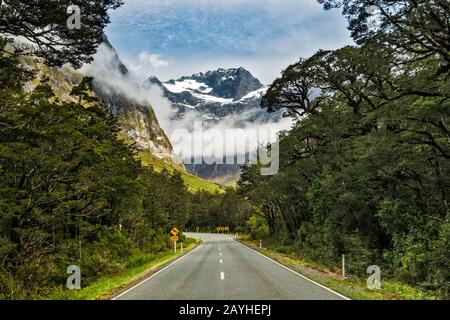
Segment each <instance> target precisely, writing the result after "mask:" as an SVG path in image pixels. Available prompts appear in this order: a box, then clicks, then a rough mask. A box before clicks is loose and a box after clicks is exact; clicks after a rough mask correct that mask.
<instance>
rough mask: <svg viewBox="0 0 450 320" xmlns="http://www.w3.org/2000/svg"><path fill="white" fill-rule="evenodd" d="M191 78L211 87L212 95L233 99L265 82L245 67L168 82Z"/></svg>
mask: <svg viewBox="0 0 450 320" xmlns="http://www.w3.org/2000/svg"><path fill="white" fill-rule="evenodd" d="M189 80H194V81H196V82H198V83H201V84H204V85H205V87H208V88H210V89H211V90H210V91H209V92H208V94H210V95H211V96H215V97H218V98H224V99H233V100H239V99H241V98H242V97H244V96H246V95H247V94H248V93H250V92H252V91H255V90H258V89H260V88H262V87H263V84H262V83H261V82H260V81H259V80H258V79H256V78H255V77H254V76H253V75H252V74H251V73H250V72H249V71H248V70H246V69H244V68H243V67H239V68H231V69H224V68H219V69H217V70H214V71H208V72H206V73H203V72H200V73H196V74H193V75H192V76H185V77H181V78H180V79H178V80H170V81H168V83H172V84H173V83H175V82H184V81H189Z"/></svg>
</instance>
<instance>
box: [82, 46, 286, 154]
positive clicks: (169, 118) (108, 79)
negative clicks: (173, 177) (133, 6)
mask: <svg viewBox="0 0 450 320" xmlns="http://www.w3.org/2000/svg"><path fill="white" fill-rule="evenodd" d="M147 58H150V57H149V56H147V55H145V57H143V60H147ZM118 62H119V60H118V57H117V55H116V53H115V52H114V51H113V50H111V49H110V48H108V47H106V46H104V45H102V46H100V47H99V49H98V52H97V54H96V55H95V56H94V62H93V63H91V64H89V65H86V66H84V67H83V68H82V70H81V71H82V72H83V73H84V74H86V75H90V76H93V77H94V78H95V79H96V82H97V83H99V84H101V85H103V86H104V88H108V89H109V90H111V91H114V92H115V93H118V94H120V95H122V96H124V97H126V98H128V99H129V100H130V101H133V100H134V101H137V102H138V103H140V104H142V105H148V106H150V105H151V106H152V108H153V110H154V111H155V114H156V116H157V119H158V122H159V124H160V126H161V128H162V129H163V130H164V131H165V132H166V134H167V136H168V137H169V139H170V140H171V142H172V144H173V146H174V152H175V154H176V155H178V156H180V157H182V156H183V155H192V156H194V157H197V158H198V157H202V156H205V154H204V152H205V150H206V151H207V152H208V153H210V151H211V150H213V149H214V148H219V149H220V148H222V151H223V154H224V155H229V154H230V152H232V153H233V154H234V155H242V154H248V153H249V152H252V151H253V150H251V149H254V148H256V146H258V145H264V144H267V143H271V142H274V137H275V136H276V134H274V133H278V132H280V131H283V130H289V129H290V128H291V126H292V120H291V119H289V118H285V119H281V120H280V121H271V122H262V121H256V122H255V121H249V120H247V119H249V118H250V116H251V113H252V112H255V111H249V112H247V113H242V114H240V115H239V116H234V117H229V118H225V119H222V120H220V121H218V122H217V123H215V124H214V125H212V126H211V125H210V126H205V125H201V128H200V131H201V135H200V132H199V127H198V124H199V123H200V124H202V120H203V118H202V115H200V114H199V113H197V112H196V111H190V112H187V113H186V114H185V115H184V117H183V118H182V119H179V120H177V121H175V120H174V114H175V110H174V108H173V107H172V103H171V102H170V101H169V100H168V99H167V98H166V97H164V94H163V91H162V90H161V88H160V87H159V86H156V85H142V82H140V80H139V78H140V76H139V75H138V74H136V73H135V72H134V71H135V69H133V68H130V72H129V73H128V74H123V73H122V72H121V70H120V69H119V64H118ZM149 62H150V60H149ZM222 108H226V106H222ZM236 129H240V130H243V131H245V132H251V131H253V132H258V133H260V134H258V135H257V136H254V135H253V136H252V135H251V134H249V135H248V141H247V142H246V143H244V144H242V143H237V144H236V141H239V140H240V139H239V135H241V134H242V131H239V130H236ZM180 132H181V136H184V138H186V139H179V137H180ZM219 135H220V136H221V137H222V138H224V137H225V138H226V139H225V140H223V143H222V144H220V145H217V139H216V140H214V137H217V136H219ZM194 145H202V146H203V147H202V148H201V149H199V148H194ZM249 147H250V148H251V149H250V150H249ZM219 149H218V151H219V154H221V153H220V150H219Z"/></svg>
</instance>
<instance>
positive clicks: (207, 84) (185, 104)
mask: <svg viewBox="0 0 450 320" xmlns="http://www.w3.org/2000/svg"><path fill="white" fill-rule="evenodd" d="M147 84H153V85H158V86H160V87H161V88H162V90H163V92H164V95H165V97H166V98H168V99H169V100H170V102H171V103H172V106H173V108H174V109H175V111H176V113H175V117H174V119H173V120H175V121H176V120H180V119H182V118H183V117H184V116H185V115H186V113H188V112H191V111H194V112H196V113H197V114H198V115H199V116H200V117H201V118H202V119H203V121H204V122H205V124H206V125H207V126H211V125H214V123H217V122H218V121H221V120H223V119H224V118H230V117H231V118H233V119H234V120H235V121H236V126H237V127H241V126H243V125H244V124H245V123H248V122H267V121H274V119H279V118H280V117H281V115H280V114H279V113H278V114H269V113H267V112H266V111H265V110H263V109H261V106H260V104H261V98H262V96H263V95H264V93H265V92H266V90H267V87H266V86H264V85H263V84H262V83H261V82H260V81H259V80H258V79H256V78H255V77H253V76H252V74H251V73H250V72H249V71H247V70H245V69H244V68H236V69H218V70H216V71H208V72H206V73H197V74H194V75H192V76H189V77H186V76H185V77H181V78H180V79H177V80H170V81H167V82H161V81H160V80H159V79H158V78H156V77H150V78H149V79H148V80H147Z"/></svg>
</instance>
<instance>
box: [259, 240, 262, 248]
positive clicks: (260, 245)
mask: <svg viewBox="0 0 450 320" xmlns="http://www.w3.org/2000/svg"><path fill="white" fill-rule="evenodd" d="M259 248H260V249H262V240H261V239H259Z"/></svg>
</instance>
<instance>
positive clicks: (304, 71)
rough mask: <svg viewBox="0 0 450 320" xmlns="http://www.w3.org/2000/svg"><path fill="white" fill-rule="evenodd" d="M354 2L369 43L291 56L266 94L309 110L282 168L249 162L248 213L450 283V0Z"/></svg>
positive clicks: (387, 269)
mask: <svg viewBox="0 0 450 320" xmlns="http://www.w3.org/2000/svg"><path fill="white" fill-rule="evenodd" d="M320 2H323V3H325V5H326V8H330V7H332V6H339V5H343V7H344V14H346V15H347V16H348V18H349V20H350V29H351V31H352V32H353V35H354V37H355V39H356V40H357V41H358V44H359V45H358V46H349V47H345V48H342V49H339V50H335V51H319V52H317V53H316V54H315V55H313V56H312V57H310V58H307V59H301V60H300V61H299V62H297V63H296V64H293V65H291V66H289V67H288V68H287V69H286V70H285V71H284V72H283V75H282V77H281V78H280V79H278V80H276V81H275V82H274V83H273V84H272V86H271V87H270V89H269V91H268V93H267V94H266V96H265V97H264V105H265V106H266V107H267V108H268V109H269V111H273V110H278V109H281V108H286V109H287V110H288V112H287V114H288V115H290V116H293V117H295V119H297V124H296V125H295V127H294V128H293V130H292V131H291V132H289V133H286V134H284V135H283V137H282V139H281V146H280V148H281V155H280V162H281V170H280V172H279V173H278V174H277V175H275V176H272V177H265V176H261V175H260V173H259V168H258V166H251V167H246V168H244V172H243V174H242V178H241V180H240V181H239V183H238V184H239V193H240V194H241V195H242V197H245V198H246V199H248V200H249V201H250V202H251V204H252V205H253V206H255V207H257V208H258V210H257V211H256V212H255V214H256V215H257V216H255V217H253V218H252V219H251V220H249V222H248V224H247V225H248V226H249V227H250V230H251V231H252V233H253V236H254V237H261V236H263V235H264V234H267V232H265V229H264V227H263V226H262V225H261V221H260V220H259V219H258V218H257V217H258V216H260V217H264V218H265V219H264V221H263V222H264V224H265V226H266V230H267V231H268V233H269V234H270V236H268V237H270V238H271V239H272V240H275V241H277V242H278V243H280V244H282V245H290V246H292V247H293V248H296V250H297V251H298V252H299V253H300V254H302V255H304V256H308V257H309V258H311V259H314V260H316V261H320V262H322V263H326V264H329V265H334V266H338V265H339V261H340V256H341V254H346V255H347V259H346V260H347V263H348V268H349V270H348V272H349V273H350V274H354V275H363V274H365V272H366V268H367V267H368V266H369V265H372V264H377V265H379V266H380V267H381V268H382V272H383V276H391V277H396V278H397V279H401V280H403V281H406V282H409V283H411V284H414V285H421V286H423V287H425V288H430V289H438V290H440V291H441V293H443V294H447V295H448V292H449V289H450V215H449V214H450V212H449V200H450V195H449V192H448V190H449V187H450V161H449V160H450V141H449V138H450V135H449V128H448V123H449V116H450V112H449V111H450V101H449V97H450V74H449V59H448V57H449V42H448V39H449V38H450V33H449V30H450V29H449V28H448V21H449V19H448V17H449V16H448V15H449V12H450V11H449V10H448V9H449V8H448V2H447V1H429V0H427V1H401V2H396V3H397V4H398V5H394V4H393V3H394V1H374V3H376V4H377V5H379V6H380V8H381V12H382V16H383V19H382V24H381V26H377V27H376V28H368V27H367V26H366V24H365V23H366V22H367V19H368V14H367V13H366V11H365V9H366V7H367V2H366V1H320Z"/></svg>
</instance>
